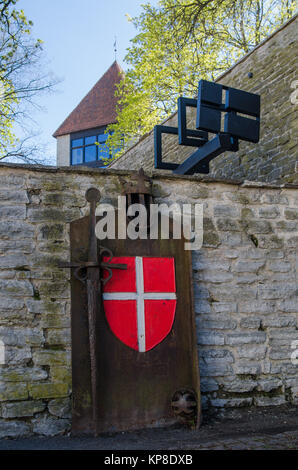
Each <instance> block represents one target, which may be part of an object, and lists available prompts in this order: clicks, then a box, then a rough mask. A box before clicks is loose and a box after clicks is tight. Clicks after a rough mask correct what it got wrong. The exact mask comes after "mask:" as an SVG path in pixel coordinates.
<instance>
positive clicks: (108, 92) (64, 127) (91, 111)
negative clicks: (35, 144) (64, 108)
mask: <svg viewBox="0 0 298 470" xmlns="http://www.w3.org/2000/svg"><path fill="white" fill-rule="evenodd" d="M123 73H124V72H123V70H122V69H121V67H120V65H119V64H118V63H117V62H116V61H115V62H114V63H113V64H112V65H111V67H110V68H109V69H108V70H107V71H106V73H105V74H104V75H103V76H102V77H101V78H100V79H99V80H98V82H97V83H96V84H95V85H94V87H93V88H92V89H91V90H90V91H89V93H88V94H87V95H86V96H85V98H83V99H82V101H81V102H80V103H79V104H78V106H77V107H76V108H75V109H74V110H73V111H72V112H71V113H70V115H69V116H68V117H67V118H66V119H65V121H64V122H63V123H62V124H61V126H60V127H58V129H57V130H56V132H55V133H54V134H53V136H54V137H59V136H61V135H65V134H71V133H72V132H79V131H84V130H87V129H93V128H95V127H102V126H106V125H107V124H112V123H114V122H115V121H116V105H117V101H118V99H117V98H116V97H115V91H116V84H117V83H119V82H120V80H121V76H123Z"/></svg>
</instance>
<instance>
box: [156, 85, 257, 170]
mask: <svg viewBox="0 0 298 470" xmlns="http://www.w3.org/2000/svg"><path fill="white" fill-rule="evenodd" d="M224 92H225V93H224ZM223 95H224V96H223ZM187 107H192V108H196V109H197V115H196V129H188V128H187V117H186V112H187ZM223 113H224V119H222V116H223ZM247 116H249V117H247ZM222 127H223V129H222ZM208 133H211V134H214V135H213V136H212V137H211V139H210V140H208V139H209V135H208ZM163 134H174V135H178V143H179V145H186V146H190V147H198V149H197V150H196V151H195V152H194V153H193V154H192V155H190V156H189V157H188V158H187V159H186V160H185V161H184V162H183V163H173V162H167V161H163V160H162V135H163ZM259 134H260V96H259V95H256V94H254V93H248V92H246V91H242V90H238V89H236V88H231V87H227V86H225V85H221V84H218V83H213V82H208V81H206V80H200V82H199V88H198V99H197V100H196V99H191V98H179V99H178V127H170V126H161V125H158V126H155V128H154V156H155V168H157V169H160V170H172V171H173V173H175V174H178V175H186V174H187V175H191V174H194V173H209V162H210V161H211V160H212V159H213V158H215V157H217V156H218V155H220V154H221V153H223V152H225V151H227V150H229V151H232V152H237V150H238V149H239V144H238V141H239V139H240V140H245V141H247V142H254V143H256V142H258V141H259Z"/></svg>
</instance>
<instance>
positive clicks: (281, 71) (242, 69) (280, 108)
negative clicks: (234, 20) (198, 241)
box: [111, 16, 298, 182]
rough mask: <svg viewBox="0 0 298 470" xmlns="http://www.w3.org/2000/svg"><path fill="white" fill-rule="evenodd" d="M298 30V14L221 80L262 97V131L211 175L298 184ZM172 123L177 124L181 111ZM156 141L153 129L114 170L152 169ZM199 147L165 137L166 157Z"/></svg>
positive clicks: (216, 163) (177, 158)
mask: <svg viewBox="0 0 298 470" xmlns="http://www.w3.org/2000/svg"><path fill="white" fill-rule="evenodd" d="M297 31H298V16H296V17H294V18H293V19H292V20H291V21H289V22H288V23H287V24H286V25H285V26H283V27H282V28H281V29H280V30H279V31H277V32H276V33H274V34H273V35H272V36H271V37H269V38H268V39H267V40H266V41H264V42H263V43H261V44H260V45H259V46H258V47H257V48H256V49H254V50H253V51H252V52H251V53H249V54H248V55H246V56H245V57H244V58H243V59H242V60H241V61H239V62H238V63H237V64H236V65H234V66H233V67H232V68H231V69H230V70H228V71H227V72H225V73H224V74H223V75H221V76H220V77H219V78H218V79H217V80H216V82H218V83H222V84H224V85H227V86H232V87H235V88H239V89H241V90H245V91H249V92H252V93H258V94H260V95H261V134H260V141H259V143H258V144H251V143H246V142H240V149H239V151H238V152H235V153H233V152H226V153H224V154H222V155H221V156H219V157H217V158H216V159H214V160H213V162H212V163H211V168H210V170H211V172H210V175H211V176H214V177H220V178H223V177H225V178H245V179H248V180H253V181H264V182H273V181H284V182H298V163H297V162H298V154H297V147H298V146H297V144H298V139H297V137H298V135H297V130H298V120H297V118H298V100H297V98H296V100H294V94H295V96H298V95H297V91H296V92H295V90H294V88H293V86H294V82H295V80H298V75H297V53H296V51H297ZM249 72H250V73H252V74H253V77H252V78H249V77H248V73H249ZM291 86H292V88H291ZM291 96H292V99H291ZM295 103H296V104H295ZM166 124H167V125H170V126H171V125H172V126H177V116H176V114H175V115H173V116H172V117H171V118H170V120H168V121H167V122H166ZM188 127H189V128H193V129H194V128H195V116H194V113H193V112H191V110H190V112H189V117H188ZM153 145H154V140H153V133H152V132H151V133H150V134H149V135H147V136H144V138H142V139H141V141H140V142H139V143H138V144H136V145H135V146H134V147H132V148H131V149H130V150H129V151H127V152H126V153H125V154H124V155H123V156H122V157H120V158H119V159H118V160H116V161H115V162H113V163H112V164H111V168H120V169H124V168H130V169H133V168H140V166H143V168H144V169H146V170H147V171H148V170H149V169H152V168H153V165H154V146H153ZM194 150H195V149H194V148H190V147H183V146H178V144H177V137H175V136H169V137H168V136H165V137H164V138H163V155H164V157H165V158H164V159H165V161H167V160H168V161H172V162H181V161H183V160H184V159H185V158H186V157H187V156H188V155H190V153H192V152H193V151H194Z"/></svg>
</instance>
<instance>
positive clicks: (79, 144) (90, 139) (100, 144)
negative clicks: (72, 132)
mask: <svg viewBox="0 0 298 470" xmlns="http://www.w3.org/2000/svg"><path fill="white" fill-rule="evenodd" d="M107 138H108V134H103V133H94V135H88V136H84V137H80V138H73V139H71V150H70V151H71V155H70V162H71V165H82V164H83V163H90V162H98V166H105V163H106V161H104V160H103V159H106V158H110V157H111V153H110V151H109V148H108V146H107V145H106V140H107Z"/></svg>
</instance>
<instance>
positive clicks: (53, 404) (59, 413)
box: [48, 398, 71, 418]
mask: <svg viewBox="0 0 298 470" xmlns="http://www.w3.org/2000/svg"><path fill="white" fill-rule="evenodd" d="M48 409H49V412H50V413H51V414H52V415H53V416H56V417H57V418H71V402H70V398H58V399H55V400H50V401H49V403H48Z"/></svg>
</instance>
